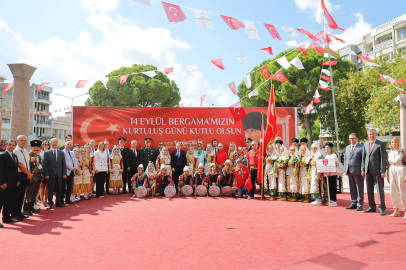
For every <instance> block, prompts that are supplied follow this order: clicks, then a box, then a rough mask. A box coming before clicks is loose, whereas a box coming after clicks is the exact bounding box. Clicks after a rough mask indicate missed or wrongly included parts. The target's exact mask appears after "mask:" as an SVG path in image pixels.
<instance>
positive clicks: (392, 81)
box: [383, 75, 396, 83]
mask: <svg viewBox="0 0 406 270" xmlns="http://www.w3.org/2000/svg"><path fill="white" fill-rule="evenodd" d="M383 77H384V78H385V79H387V80H388V81H389V82H390V83H394V82H395V81H396V80H395V79H392V78H391V77H389V76H387V75H383Z"/></svg>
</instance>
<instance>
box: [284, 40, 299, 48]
mask: <svg viewBox="0 0 406 270" xmlns="http://www.w3.org/2000/svg"><path fill="white" fill-rule="evenodd" d="M285 43H286V45H288V46H292V47H298V46H299V44H297V42H296V40H291V41H288V42H285Z"/></svg>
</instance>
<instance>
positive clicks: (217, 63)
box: [210, 58, 224, 70]
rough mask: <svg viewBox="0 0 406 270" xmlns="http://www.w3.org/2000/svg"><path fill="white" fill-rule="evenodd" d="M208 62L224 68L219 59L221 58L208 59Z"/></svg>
mask: <svg viewBox="0 0 406 270" xmlns="http://www.w3.org/2000/svg"><path fill="white" fill-rule="evenodd" d="M210 62H212V63H213V64H214V65H215V66H216V67H218V68H219V69H222V70H224V66H223V61H222V60H221V58H220V59H215V60H210Z"/></svg>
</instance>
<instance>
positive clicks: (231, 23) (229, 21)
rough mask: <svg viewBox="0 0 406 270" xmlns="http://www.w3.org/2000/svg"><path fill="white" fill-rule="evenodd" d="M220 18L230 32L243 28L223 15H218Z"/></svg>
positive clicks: (237, 21) (235, 20) (240, 24)
mask: <svg viewBox="0 0 406 270" xmlns="http://www.w3.org/2000/svg"><path fill="white" fill-rule="evenodd" d="M220 16H221V18H223V20H224V22H225V23H226V24H227V25H228V27H230V29H231V30H238V29H240V28H243V27H245V26H244V25H243V24H242V23H241V22H240V21H239V20H237V19H235V18H233V17H228V16H224V15H220Z"/></svg>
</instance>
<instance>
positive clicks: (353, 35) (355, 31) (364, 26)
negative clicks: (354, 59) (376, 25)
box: [332, 12, 372, 50]
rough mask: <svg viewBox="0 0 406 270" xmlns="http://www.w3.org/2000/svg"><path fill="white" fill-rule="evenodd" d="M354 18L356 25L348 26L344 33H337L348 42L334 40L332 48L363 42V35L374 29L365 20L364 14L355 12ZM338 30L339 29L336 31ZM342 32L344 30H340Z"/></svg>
mask: <svg viewBox="0 0 406 270" xmlns="http://www.w3.org/2000/svg"><path fill="white" fill-rule="evenodd" d="M353 18H354V19H355V20H356V22H355V24H354V25H351V26H350V27H346V30H345V31H344V32H343V33H342V34H338V35H335V36H337V37H338V38H341V39H342V40H344V41H345V42H346V43H341V42H340V41H334V45H333V46H332V48H333V49H334V50H337V49H339V48H342V47H345V46H348V45H350V44H358V43H360V42H362V39H363V36H364V35H365V34H367V33H369V32H371V30H372V25H371V24H370V23H367V22H366V21H364V15H362V14H361V13H359V12H358V13H354V14H353ZM336 32H338V31H336ZM340 32H342V31H340Z"/></svg>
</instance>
